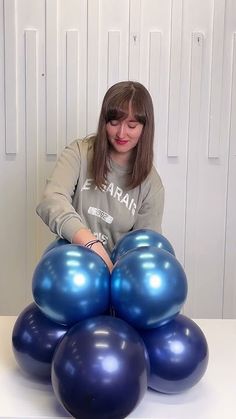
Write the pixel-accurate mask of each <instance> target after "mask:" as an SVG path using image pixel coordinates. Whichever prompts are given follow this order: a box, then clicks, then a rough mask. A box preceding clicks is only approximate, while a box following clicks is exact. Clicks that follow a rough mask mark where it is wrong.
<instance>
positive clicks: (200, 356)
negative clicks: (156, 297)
mask: <svg viewBox="0 0 236 419" xmlns="http://www.w3.org/2000/svg"><path fill="white" fill-rule="evenodd" d="M140 333H141V336H142V338H143V340H144V343H145V345H146V348H147V351H148V355H149V359H150V377H149V382H148V385H149V387H151V388H152V389H153V390H156V391H158V392H161V393H167V394H170V393H180V392H182V391H184V390H187V389H189V388H190V387H192V386H194V385H195V384H196V383H197V382H198V381H199V380H200V379H201V378H202V377H203V375H204V374H205V372H206V369H207V365H208V357H209V353H208V345H207V341H206V338H205V336H204V334H203V332H202V330H201V329H200V327H199V326H198V325H197V324H196V323H195V322H194V321H193V320H191V319H189V318H187V317H186V316H183V315H181V314H179V315H178V316H177V317H176V318H175V319H174V320H172V321H171V322H170V323H167V324H166V325H164V326H161V327H158V328H156V329H152V330H144V331H142V332H140Z"/></svg>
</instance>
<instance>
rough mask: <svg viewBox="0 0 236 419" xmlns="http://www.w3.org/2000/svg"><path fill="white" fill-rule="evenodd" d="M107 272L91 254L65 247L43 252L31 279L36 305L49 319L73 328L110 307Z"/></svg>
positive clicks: (83, 248) (101, 263)
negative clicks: (73, 325) (79, 322)
mask: <svg viewBox="0 0 236 419" xmlns="http://www.w3.org/2000/svg"><path fill="white" fill-rule="evenodd" d="M109 281H110V272H109V269H108V267H107V265H106V264H105V262H104V261H103V259H102V258H101V257H100V256H99V255H97V254H96V253H95V252H94V251H92V250H90V249H87V248H86V247H84V246H79V245H75V244H66V245H64V246H58V247H56V248H54V249H52V250H50V251H49V252H48V253H46V254H45V255H44V256H43V257H42V259H41V260H40V261H39V263H38V265H37V267H36V269H35V272H34V275H33V280H32V291H33V296H34V300H35V302H36V304H37V305H38V307H39V308H40V309H41V310H42V312H43V313H44V314H45V315H46V316H48V317H49V318H50V319H51V320H53V321H55V322H58V323H61V324H65V325H72V324H74V323H76V322H78V321H79V320H82V319H85V318H88V317H91V316H96V315H99V314H103V313H104V312H105V311H107V310H108V307H109Z"/></svg>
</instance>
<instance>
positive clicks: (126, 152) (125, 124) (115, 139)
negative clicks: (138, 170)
mask: <svg viewBox="0 0 236 419" xmlns="http://www.w3.org/2000/svg"><path fill="white" fill-rule="evenodd" d="M142 130H143V125H142V124H141V123H140V122H138V121H137V120H136V119H135V117H134V116H133V115H132V113H131V112H130V113H129V115H128V117H127V118H126V119H122V120H115V119H114V120H111V121H109V122H108V123H107V124H106V132H107V138H108V141H109V143H110V145H111V146H112V150H111V156H112V158H114V160H117V161H118V162H121V163H122V162H123V163H126V162H127V161H128V160H129V157H130V155H131V153H132V151H133V149H134V147H135V146H136V145H137V143H138V141H139V138H140V136H141V134H142Z"/></svg>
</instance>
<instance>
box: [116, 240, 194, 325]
mask: <svg viewBox="0 0 236 419" xmlns="http://www.w3.org/2000/svg"><path fill="white" fill-rule="evenodd" d="M186 296H187V278H186V275H185V272H184V269H183V268H182V266H181V264H180V263H179V262H178V260H177V259H176V258H175V257H174V256H173V255H172V254H170V253H169V252H167V251H165V250H162V249H157V248H155V247H139V248H137V249H134V250H132V251H129V252H128V253H126V254H125V255H124V256H122V257H121V258H120V259H119V260H118V261H117V262H116V264H115V267H114V268H113V271H112V275H111V303H112V306H113V307H114V309H115V312H116V315H117V316H118V317H121V318H122V319H124V320H125V321H127V322H128V323H129V324H131V325H132V326H134V327H136V328H138V329H148V328H154V327H157V326H160V325H163V324H164V323H166V322H168V321H170V320H171V319H173V318H174V317H175V316H176V315H177V314H178V313H179V312H180V310H181V308H182V306H183V304H184V301H185V299H186Z"/></svg>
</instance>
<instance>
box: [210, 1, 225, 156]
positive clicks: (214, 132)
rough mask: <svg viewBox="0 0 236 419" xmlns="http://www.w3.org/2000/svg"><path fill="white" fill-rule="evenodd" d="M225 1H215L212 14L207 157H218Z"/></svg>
mask: <svg viewBox="0 0 236 419" xmlns="http://www.w3.org/2000/svg"><path fill="white" fill-rule="evenodd" d="M224 21H225V0H215V2H214V14H213V34H212V37H213V46H212V63H211V70H212V71H211V98H210V100H211V101H210V117H209V137H208V157H209V158H219V157H220V125H221V102H222V101H221V96H222V74H223V66H222V63H223V54H224Z"/></svg>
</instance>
